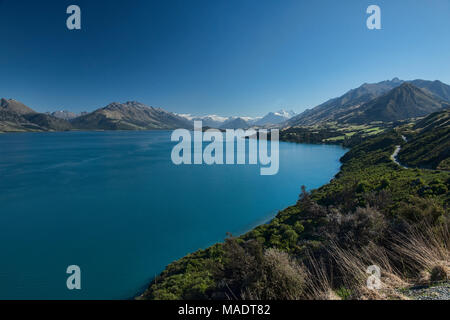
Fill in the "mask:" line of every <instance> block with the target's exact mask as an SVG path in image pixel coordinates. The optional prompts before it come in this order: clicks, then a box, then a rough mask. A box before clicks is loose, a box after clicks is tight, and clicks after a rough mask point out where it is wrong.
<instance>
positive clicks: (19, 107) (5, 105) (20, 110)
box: [0, 98, 36, 115]
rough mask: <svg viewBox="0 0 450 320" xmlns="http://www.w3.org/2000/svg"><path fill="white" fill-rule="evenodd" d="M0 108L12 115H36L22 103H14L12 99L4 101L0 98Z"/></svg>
mask: <svg viewBox="0 0 450 320" xmlns="http://www.w3.org/2000/svg"><path fill="white" fill-rule="evenodd" d="M0 108H2V109H3V110H6V111H10V112H12V113H15V114H18V115H24V114H32V113H36V111H34V110H33V109H31V108H29V107H27V106H26V105H24V104H23V103H21V102H19V101H16V100H14V99H8V100H6V99H4V98H2V99H1V100H0Z"/></svg>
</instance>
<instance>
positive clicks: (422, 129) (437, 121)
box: [398, 110, 450, 170]
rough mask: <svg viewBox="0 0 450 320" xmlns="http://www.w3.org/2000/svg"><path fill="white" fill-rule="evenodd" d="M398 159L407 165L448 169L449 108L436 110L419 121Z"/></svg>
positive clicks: (449, 146) (449, 147)
mask: <svg viewBox="0 0 450 320" xmlns="http://www.w3.org/2000/svg"><path fill="white" fill-rule="evenodd" d="M413 129H414V131H413V132H411V133H409V134H408V141H407V142H406V143H405V144H404V145H403V146H402V148H401V150H400V153H399V155H398V159H399V160H400V162H401V163H404V164H406V165H408V166H409V167H421V168H430V169H436V168H437V169H442V170H450V110H444V111H441V112H436V113H433V114H431V115H429V116H428V117H426V118H425V119H422V120H421V121H419V122H418V123H417V124H416V125H415V126H414V127H413Z"/></svg>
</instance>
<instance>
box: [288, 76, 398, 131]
mask: <svg viewBox="0 0 450 320" xmlns="http://www.w3.org/2000/svg"><path fill="white" fill-rule="evenodd" d="M402 83H403V81H402V80H399V79H398V78H394V79H392V80H390V81H389V80H386V81H382V82H378V83H364V84H363V85H361V86H360V87H358V88H356V89H352V90H350V91H348V92H347V93H345V94H344V95H342V96H340V97H339V98H334V99H331V100H328V101H327V102H325V103H323V104H321V105H318V106H317V107H315V108H313V109H309V110H306V111H305V112H303V113H301V114H299V115H297V116H295V117H293V118H292V119H290V120H289V121H288V122H287V123H286V124H287V125H289V126H298V125H312V124H316V123H319V122H326V121H337V120H339V118H340V117H342V116H343V115H345V114H346V113H348V112H351V111H352V110H354V109H356V108H358V107H359V106H361V105H362V104H364V103H366V102H369V101H370V100H372V99H374V98H376V97H379V96H380V95H382V94H384V93H386V92H388V91H390V90H391V89H393V88H395V87H397V86H399V85H401V84H402Z"/></svg>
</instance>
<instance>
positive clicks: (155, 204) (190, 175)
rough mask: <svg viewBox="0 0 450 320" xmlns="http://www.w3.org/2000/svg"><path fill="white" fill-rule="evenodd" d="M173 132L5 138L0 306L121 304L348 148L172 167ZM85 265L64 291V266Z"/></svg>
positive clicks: (316, 177) (288, 147)
mask: <svg viewBox="0 0 450 320" xmlns="http://www.w3.org/2000/svg"><path fill="white" fill-rule="evenodd" d="M174 144H175V143H173V142H170V132H161V131H158V132H156V131H153V132H151V131H150V132H117V131H116V132H65V133H20V134H0V299H126V298H131V297H133V296H135V295H136V294H138V293H140V292H142V291H143V290H144V289H145V287H146V286H147V284H148V283H149V281H150V280H151V279H152V278H153V277H154V276H155V275H156V274H158V273H159V272H160V271H162V270H163V269H164V267H165V266H166V265H167V264H168V263H170V262H171V261H173V260H175V259H178V258H181V257H182V256H184V255H185V254H187V253H189V252H192V251H195V250H197V249H199V248H206V247H207V246H209V245H211V244H213V243H215V242H218V241H222V240H223V239H224V237H225V236H226V232H231V233H233V234H236V235H237V234H240V233H243V232H245V231H248V230H249V229H251V228H252V227H255V226H257V225H259V224H262V223H265V222H267V221H268V220H270V219H271V218H272V217H274V216H275V215H276V213H277V212H278V210H281V209H283V208H285V207H286V206H288V205H291V204H293V203H295V202H296V200H297V197H298V194H299V192H300V186H301V185H302V184H303V185H306V186H307V188H308V189H311V188H316V187H319V186H321V185H323V184H325V183H327V182H328V181H329V180H330V179H331V178H332V177H333V176H334V175H335V174H336V173H337V172H338V171H339V167H340V163H339V158H340V157H341V156H342V155H343V154H344V153H345V151H346V150H345V149H343V148H341V147H339V146H329V145H304V144H303V145H301V144H292V143H280V169H279V173H278V174H277V175H273V176H261V175H260V167H259V166H256V165H213V166H208V165H180V166H176V165H174V164H172V162H171V159H170V153H171V150H172V147H173V146H174ZM73 264H75V265H78V266H80V268H81V290H68V289H67V287H66V279H67V277H68V276H69V275H68V274H66V268H67V266H69V265H73Z"/></svg>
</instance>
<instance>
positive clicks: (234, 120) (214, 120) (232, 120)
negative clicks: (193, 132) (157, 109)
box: [178, 114, 261, 129]
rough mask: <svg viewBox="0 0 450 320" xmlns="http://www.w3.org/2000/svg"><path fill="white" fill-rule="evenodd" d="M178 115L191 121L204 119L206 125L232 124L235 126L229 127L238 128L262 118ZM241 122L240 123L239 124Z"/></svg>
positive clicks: (245, 126)
mask: <svg viewBox="0 0 450 320" xmlns="http://www.w3.org/2000/svg"><path fill="white" fill-rule="evenodd" d="M178 116H180V117H183V118H186V119H188V120H191V121H199V120H201V121H202V125H203V126H204V127H212V128H223V129H225V127H227V126H228V124H230V125H231V126H233V128H228V129H237V128H235V127H236V126H238V127H239V128H247V127H250V126H251V125H253V124H254V123H255V122H256V121H258V120H260V119H261V117H236V116H231V117H223V116H218V115H215V114H211V115H206V116H193V115H191V114H178ZM238 124H239V125H238ZM224 126H225V127H224Z"/></svg>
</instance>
